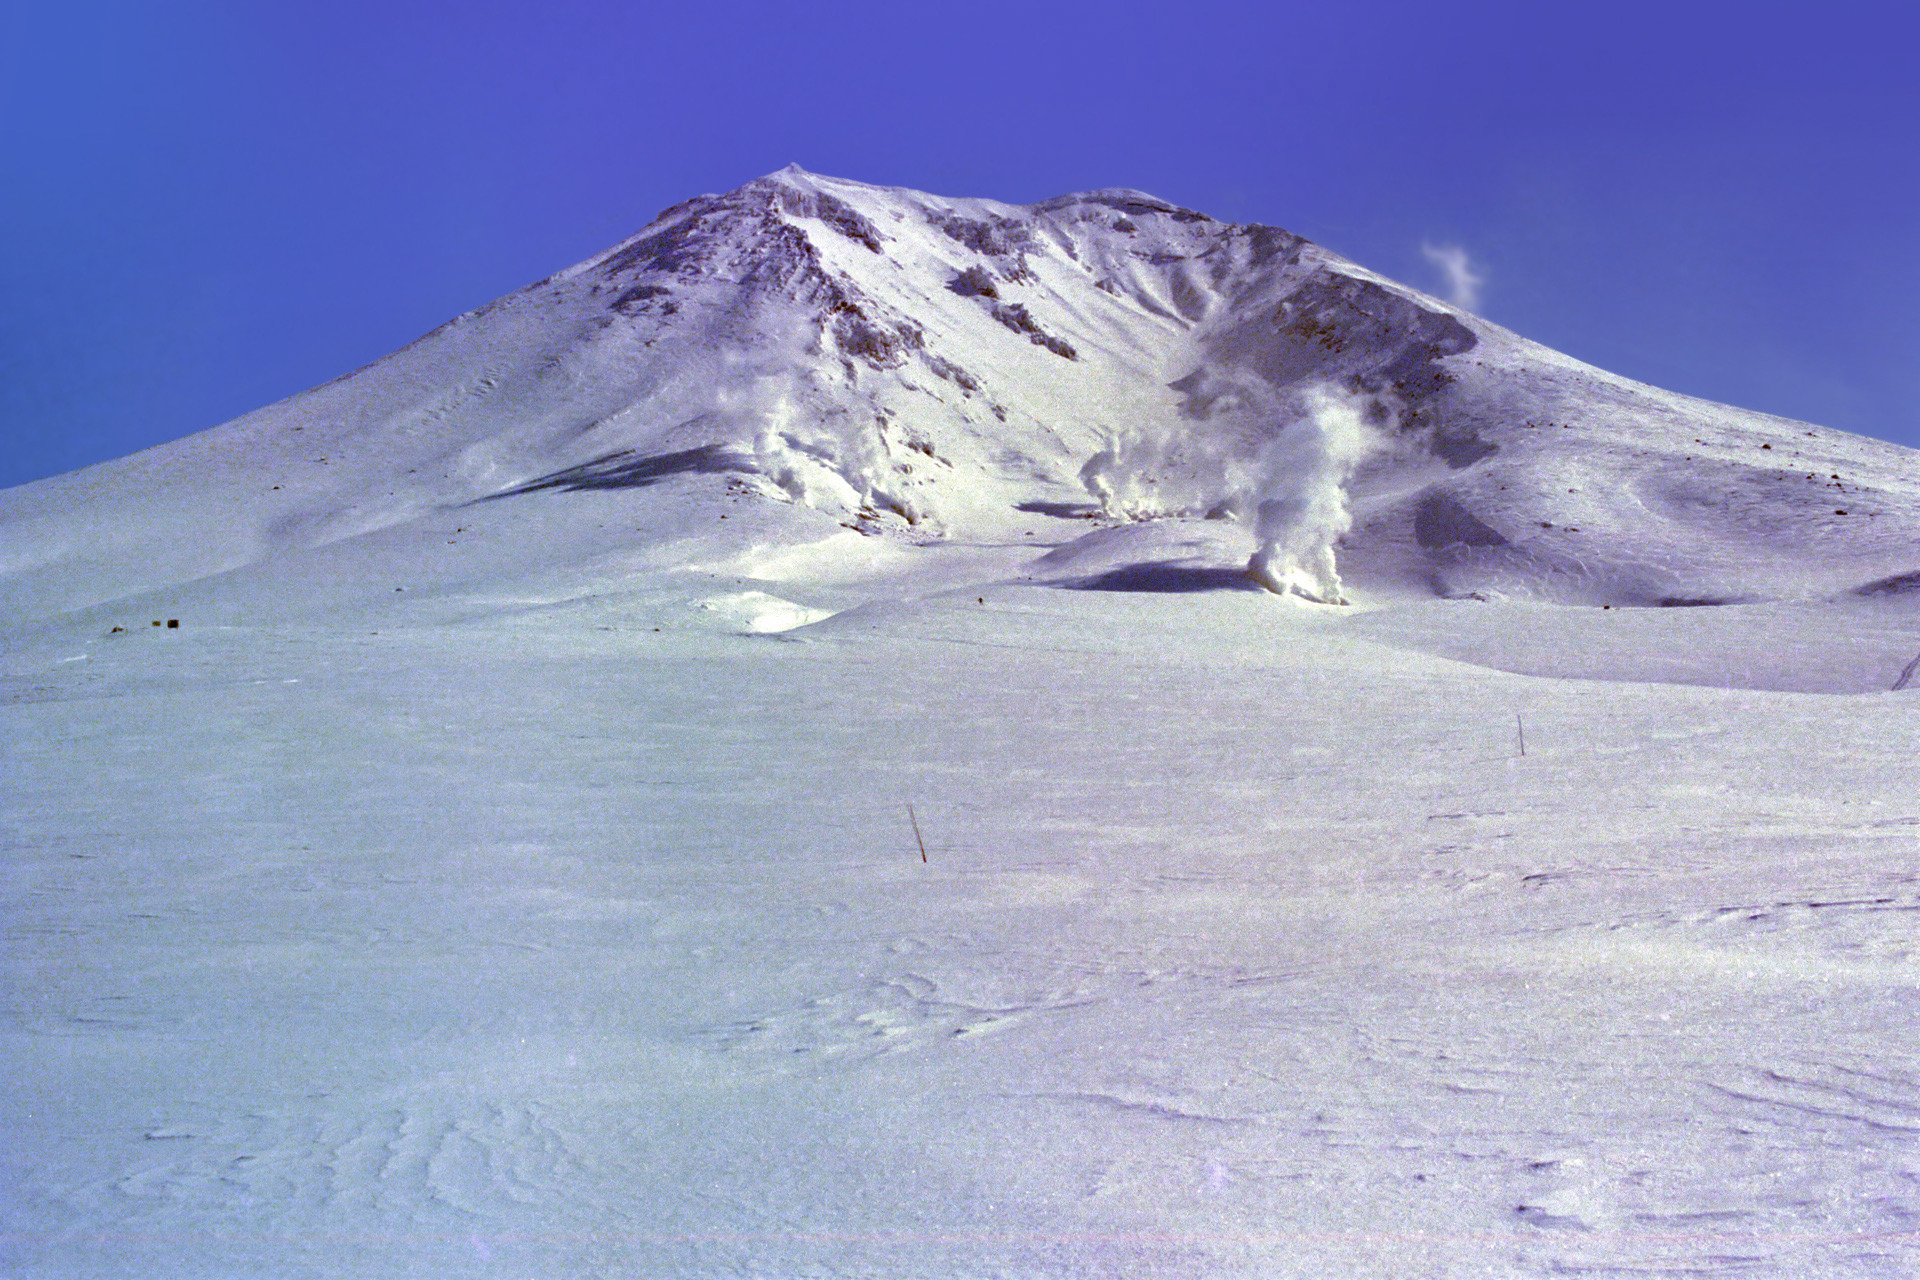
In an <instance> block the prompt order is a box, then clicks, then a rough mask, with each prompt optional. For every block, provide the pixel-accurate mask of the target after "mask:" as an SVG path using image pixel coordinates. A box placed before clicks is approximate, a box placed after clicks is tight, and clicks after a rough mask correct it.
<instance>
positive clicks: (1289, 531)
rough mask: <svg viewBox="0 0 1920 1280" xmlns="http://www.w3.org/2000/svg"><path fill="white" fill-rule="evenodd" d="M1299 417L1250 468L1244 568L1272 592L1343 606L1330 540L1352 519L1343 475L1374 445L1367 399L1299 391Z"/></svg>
mask: <svg viewBox="0 0 1920 1280" xmlns="http://www.w3.org/2000/svg"><path fill="white" fill-rule="evenodd" d="M1300 408H1301V414H1300V416H1299V417H1298V418H1297V419H1296V420H1295V421H1293V422H1291V423H1289V424H1288V425H1287V426H1286V427H1285V428H1284V429H1283V430H1282V431H1281V432H1280V433H1279V434H1278V435H1276V436H1274V437H1273V438H1272V439H1271V440H1269V441H1268V442H1267V444H1266V445H1265V446H1264V447H1263V448H1262V449H1261V450H1260V454H1259V458H1258V460H1257V462H1256V465H1255V468H1254V483H1253V491H1252V493H1251V495H1250V498H1249V505H1251V506H1252V508H1253V525H1254V537H1255V538H1256V539H1258V541H1259V544H1260V545H1259V548H1258V549H1257V550H1255V551H1254V553H1253V558H1252V559H1250V560H1248V561H1247V574H1248V576H1250V577H1251V578H1252V579H1253V580H1254V581H1255V582H1258V583H1259V584H1260V585H1261V586H1263V587H1265V588H1267V590H1269V591H1274V592H1278V593H1280V594H1282V595H1284V594H1286V593H1288V592H1293V593H1294V594H1296V595H1301V596H1305V597H1306V598H1307V599H1309V600H1317V601H1319V602H1321V603H1323V604H1345V603H1346V602H1347V600H1346V595H1345V592H1344V590H1343V588H1342V587H1341V584H1340V575H1339V573H1338V572H1337V571H1336V570H1335V568H1334V563H1333V544H1334V543H1335V542H1337V541H1338V540H1339V538H1340V535H1341V534H1343V533H1345V532H1346V531H1347V530H1348V529H1349V528H1351V527H1352V525H1353V512H1352V510H1351V509H1350V508H1349V507H1348V505H1347V480H1348V478H1349V477H1351V476H1352V475H1353V471H1354V468H1356V467H1358V466H1359V465H1360V463H1361V462H1362V461H1364V460H1365V459H1366V456H1367V455H1368V454H1369V453H1371V452H1372V451H1373V449H1374V448H1375V446H1376V444H1377V437H1376V435H1375V433H1374V431H1373V429H1372V428H1371V427H1369V426H1368V425H1367V420H1366V414H1365V412H1364V410H1365V402H1364V401H1363V400H1361V399H1360V398H1359V397H1356V396H1354V395H1352V394H1350V393H1347V392H1342V391H1339V390H1336V389H1335V388H1332V387H1327V386H1316V387H1309V388H1308V389H1306V390H1305V391H1304V392H1302V393H1301V399H1300Z"/></svg>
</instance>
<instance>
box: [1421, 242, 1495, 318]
mask: <svg viewBox="0 0 1920 1280" xmlns="http://www.w3.org/2000/svg"><path fill="white" fill-rule="evenodd" d="M1420 252H1421V253H1423V254H1425V255H1426V259H1427V261H1428V262H1431V263H1432V264H1433V265H1434V266H1436V267H1438V268H1440V272H1441V274H1442V275H1444V276H1445V277H1446V280H1447V301H1448V302H1451V303H1452V304H1453V305H1454V306H1456V307H1460V308H1461V309H1463V310H1466V311H1472V310H1474V309H1475V308H1476V307H1478V306H1479V305H1480V286H1481V285H1483V284H1485V283H1486V282H1487V276H1486V272H1485V271H1483V270H1482V269H1481V268H1480V267H1479V265H1478V264H1476V263H1475V262H1474V260H1473V258H1472V256H1471V255H1470V254H1468V253H1467V251H1466V250H1465V249H1462V248H1461V247H1460V246H1459V245H1457V244H1433V243H1430V242H1426V243H1422V244H1421V246H1420Z"/></svg>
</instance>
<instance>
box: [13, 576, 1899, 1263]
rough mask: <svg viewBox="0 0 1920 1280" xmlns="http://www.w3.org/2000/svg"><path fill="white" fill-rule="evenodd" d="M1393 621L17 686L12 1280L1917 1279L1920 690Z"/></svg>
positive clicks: (410, 663)
mask: <svg viewBox="0 0 1920 1280" xmlns="http://www.w3.org/2000/svg"><path fill="white" fill-rule="evenodd" d="M976 597H978V598H983V599H986V600H987V603H985V604H981V603H979V599H977V598H976ZM1482 607H1485V608H1490V609H1498V608H1504V606H1482ZM1583 612H1591V611H1583ZM1639 612H1641V613H1642V622H1643V625H1645V626H1648V627H1653V626H1654V625H1655V624H1657V623H1662V622H1667V621H1669V620H1671V621H1672V622H1673V623H1675V624H1679V623H1682V622H1684V621H1686V615H1688V614H1691V613H1693V612H1696V611H1688V610H1659V611H1639ZM1389 613H1390V611H1389V610H1381V611H1380V612H1379V613H1378V614H1375V615H1362V616H1360V617H1358V618H1355V617H1352V616H1350V615H1347V614H1344V613H1343V612H1342V611H1336V610H1326V609H1322V608H1318V607H1316V606H1311V605H1306V604H1304V603H1298V604H1292V605H1289V604H1288V603H1287V602H1286V601H1283V600H1281V599H1279V598H1276V597H1273V596H1270V595H1266V594H1264V593H1257V592H1229V591H1211V592H1201V593H1156V592H1138V591H1131V592H1129V591H1101V590H1082V591H1071V590H1058V589H1053V588H1039V587H1013V586H1004V585H1003V586H1000V587H997V588H992V587H988V588H981V589H980V590H979V591H969V592H959V591H956V592H953V593H952V594H949V595H936V596H931V597H924V598H922V599H921V600H920V601H919V602H918V603H914V602H912V601H910V600H903V601H901V602H900V603H898V604H896V605H894V606H892V607H890V608H886V609H882V608H877V607H870V608H866V609H854V610H851V611H847V612H844V613H841V614H839V615H836V616H835V617H833V618H830V619H828V620H827V621H825V622H823V623H819V624H816V625H814V626H803V627H800V628H797V629H795V630H790V631H786V632H783V633H781V635H779V636H777V637H765V636H762V637H755V636H750V635H732V634H726V633H724V632H722V633H714V632H710V631H703V630H697V629H695V630H688V629H680V630H670V631H662V632H659V633H654V632H651V631H646V632H624V631H623V632H601V631H595V630H591V629H589V628H587V627H583V626H580V625H578V620H577V619H575V618H572V617H570V616H569V617H566V618H556V619H555V620H553V621H550V622H547V623H542V622H540V621H539V616H538V615H536V616H534V617H531V618H529V617H521V618H519V619H517V620H516V621H514V622H512V624H511V625H501V624H486V623H479V622H473V623H467V624H464V625H459V626H440V627H424V626H423V627H402V628H397V629H396V628H392V627H390V626H387V625H382V626H380V627H379V628H378V631H379V634H377V635H376V634H372V632H373V631H374V630H375V628H373V627H371V626H369V627H366V628H365V629H364V630H361V629H359V628H354V629H349V628H347V627H345V626H340V627H335V628H330V629H315V628H308V629H305V630H294V629H291V628H278V629H257V630H247V629H229V630H219V631H209V632H199V633H194V632H187V633H182V634H179V635H175V636H170V637H166V638H164V639H163V638H159V637H153V636H145V635H141V636H136V637H127V638H124V643H122V644H119V645H118V646H117V647H116V646H112V645H109V644H107V643H98V644H94V645H91V646H89V648H88V653H89V657H88V658H87V660H86V661H84V662H73V663H65V664H47V665H45V666H42V667H40V668H39V669H38V670H35V671H32V672H26V671H16V674H15V675H14V676H13V677H12V679H11V685H10V693H11V694H12V700H11V702H10V704H9V705H8V706H7V707H6V709H5V713H4V714H5V715H6V716H7V718H8V720H9V725H8V729H7V732H6V734H5V740H6V742H7V743H8V751H9V756H10V759H9V761H8V765H7V776H8V778H9V780H10V781H9V783H8V785H7V791H6V822H7V829H8V831H9V832H10V834H11V846H12V848H11V854H10V857H9V860H8V864H7V865H8V868H9V875H8V895H7V896H8V902H9V906H8V911H7V914H8V919H9V921H10V925H11V927H12V929H13V931H14V933H13V936H14V942H13V943H12V944H11V945H10V947H9V949H8V953H7V954H8V965H9V970H10V972H9V978H8V987H9V989H10V990H11V991H12V992H13V993H14V999H15V1001H16V1016H15V1018H14V1019H13V1020H12V1027H11V1030H10V1031H9V1033H8V1040H9V1044H8V1047H7V1051H6V1052H7V1058H8V1060H9V1061H10V1062H11V1063H12V1064H14V1065H13V1069H12V1071H11V1073H10V1077H9V1085H8V1094H9V1102H10V1110H11V1112H12V1113H13V1114H14V1115H15V1116H16V1118H17V1120H16V1124H15V1127H14V1141H13V1145H12V1150H11V1152H10V1158H9V1164H10V1171H11V1179H10V1181H11V1186H12V1188H13V1190H12V1191H11V1192H10V1193H9V1198H10V1200H11V1204H12V1208H11V1209H10V1211H9V1219H10V1221H11V1223H12V1224H13V1225H12V1228H11V1234H10V1236H9V1240H8V1244H7V1249H8V1251H9V1254H10V1255H11V1256H10V1257H9V1258H8V1261H7V1266H8V1268H9V1270H10V1271H11V1272H12V1273H14V1274H19V1275H27V1276H54V1275H59V1276H96V1275H97V1276H119V1275H134V1274H140V1275H180V1276H208V1275H275V1276H280V1275H304V1276H316V1277H318V1276H336V1275H337V1276H348V1275H366V1274H414V1273H419V1274H428V1273H432V1274H439V1275H455V1276H459V1275H470V1276H500V1275H521V1274H543V1275H544V1274H569V1275H606V1276H615V1275H632V1274H649V1275H689V1276H707V1275H722V1274H742V1273H744V1274H753V1275H768V1276H788V1275H796V1276H797V1275H825V1274H836V1275H872V1276H927V1277H933V1276H968V1275H980V1276H987V1275H1036V1276H1038V1275H1045V1276H1058V1275H1073V1276H1122V1275H1126V1276H1139V1275H1166V1276H1176V1275H1195V1274H1204V1275H1229V1276H1230V1275H1248V1276H1256V1275H1257V1276H1276V1275H1277V1276H1302V1277H1305V1276H1322V1275H1329V1274H1339V1275H1348V1276H1381V1277H1386V1276H1404V1275H1408V1274H1424V1275H1433V1276H1455V1275H1481V1274H1491V1275H1523V1276H1524V1275H1547V1274H1556V1273H1565V1272H1575V1273H1578V1272H1583V1271H1586V1272H1593V1273H1597V1274H1608V1273H1612V1272H1620V1271H1628V1270H1632V1271H1637V1272H1639V1273H1650V1274H1683V1273H1684V1274H1741V1275H1778V1276H1793V1277H1798V1276H1808V1275H1821V1276H1888V1275H1897V1274H1901V1273H1902V1271H1903V1269H1905V1268H1907V1267H1908V1266H1909V1265H1910V1264H1911V1263H1912V1261H1913V1260H1914V1258H1915V1256H1916V1250H1917V1249H1920V1240H1916V1236H1915V1231H1916V1204H1917V1203H1920V1202H1917V1200H1916V1191H1917V1189H1920V1150H1917V1149H1916V1143H1915V1138H1916V1135H1920V1090H1917V1089H1916V1085H1917V1084H1920V1060H1916V1055H1915V1052H1914V1049H1913V1037H1912V1034H1911V1031H1912V1026H1913V1009H1914V1008H1915V1007H1916V1006H1915V1002H1914V994H1915V993H1914V987H1915V980H1916V973H1917V972H1920V971H1917V970H1916V968H1915V964H1916V957H1915V954H1914V921H1915V919H1916V912H1920V885H1917V884H1916V879H1915V874H1914V872H1913V870H1912V868H1913V858H1914V853H1915V841H1916V838H1920V825H1916V823H1917V821H1920V820H1917V819H1916V817H1915V813H1914V810H1913V807H1912V804H1911V801H1910V799H1909V797H1911V796H1912V795H1913V794H1915V788H1914V787H1913V763H1912V761H1913V759H1914V758H1915V752H1914V747H1915V745H1916V744H1915V742H1914V721H1913V718H1912V709H1911V706H1910V705H1909V704H1910V701H1911V699H1910V697H1909V696H1908V695H1905V694H1872V695H1859V696H1847V697H1832V696H1814V695H1805V694H1791V693H1772V692H1750V691H1739V690H1730V689H1724V688H1688V687H1678V686H1672V685H1648V684H1623V683H1608V682H1602V681H1591V680H1588V681H1581V680H1565V679H1539V678H1529V677H1525V676H1518V675H1508V674H1504V673H1500V672H1496V671H1491V670H1488V669H1486V668H1484V667H1475V666H1464V665H1460V664H1458V663H1454V662H1450V661H1447V660H1445V659H1441V658H1431V657H1425V656H1422V655H1420V654H1416V653H1411V652H1406V651H1404V650H1396V649H1390V648H1385V647H1382V646H1380V645H1379V644H1377V643H1374V642H1372V641H1370V640H1367V639H1363V638H1361V636H1363V635H1364V634H1365V632H1364V628H1363V627H1362V626H1359V625H1355V624H1356V623H1364V622H1365V621H1367V619H1368V617H1372V616H1378V617H1386V616H1388V615H1389ZM1256 636H1258V637H1263V638H1264V642H1263V643H1252V642H1250V640H1251V638H1252V637H1256ZM1653 638H1654V639H1658V636H1657V635H1654V636H1653ZM1667 642H1668V646H1669V647H1672V645H1673V643H1674V637H1673V636H1672V635H1669V636H1668V637H1667ZM1516 713H1518V715H1519V716H1520V717H1522V719H1523V721H1524V727H1525V733H1526V748H1527V753H1526V755H1525V756H1524V757H1522V756H1521V755H1519V754H1518V742H1517V736H1516V732H1515V730H1516V725H1515V714H1516ZM909 803H911V804H913V805H914V806H915V810H916V812H917V813H918V815H919V820H920V823H921V826H922V828H923V829H924V831H925V832H926V839H927V845H928V849H929V852H930V859H929V861H928V862H927V863H925V864H923V863H921V862H920V860H919V856H918V851H917V849H916V847H915V845H914V841H913V836H912V832H911V830H910V828H909V827H908V825H907V823H906V813H905V806H906V805H907V804H909ZM1410 1259H1413V1260H1415V1261H1414V1262H1413V1263H1412V1264H1411V1265H1413V1266H1414V1268H1415V1269H1414V1270H1411V1271H1410V1270H1409V1269H1408V1268H1409V1265H1410V1262H1409V1260H1410Z"/></svg>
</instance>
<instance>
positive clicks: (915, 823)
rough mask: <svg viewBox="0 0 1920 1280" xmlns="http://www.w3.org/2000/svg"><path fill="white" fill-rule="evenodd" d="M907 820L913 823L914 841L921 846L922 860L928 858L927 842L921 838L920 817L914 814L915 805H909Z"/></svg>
mask: <svg viewBox="0 0 1920 1280" xmlns="http://www.w3.org/2000/svg"><path fill="white" fill-rule="evenodd" d="M907 821H908V822H911V823H912V824H913V842H914V843H915V844H917V845H919V846H920V861H922V862H925V861H926V860H927V842H926V841H925V840H922V839H921V838H920V819H918V818H916V817H914V816H913V806H912V805H908V806H907Z"/></svg>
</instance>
